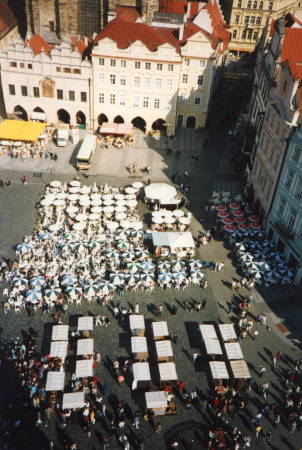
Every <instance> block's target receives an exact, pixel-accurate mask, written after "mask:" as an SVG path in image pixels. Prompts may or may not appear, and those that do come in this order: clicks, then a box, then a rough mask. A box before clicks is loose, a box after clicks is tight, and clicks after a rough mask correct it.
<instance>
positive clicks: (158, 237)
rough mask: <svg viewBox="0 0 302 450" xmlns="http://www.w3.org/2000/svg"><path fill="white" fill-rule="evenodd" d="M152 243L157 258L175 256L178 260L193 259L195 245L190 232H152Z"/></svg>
mask: <svg viewBox="0 0 302 450" xmlns="http://www.w3.org/2000/svg"><path fill="white" fill-rule="evenodd" d="M151 236H152V243H153V246H154V252H155V255H156V256H157V257H160V256H169V255H175V256H177V257H178V258H186V257H190V258H191V257H194V255H195V243H194V239H193V236H192V233H191V232H190V231H186V232H183V233H182V232H177V231H171V232H170V231H162V232H160V231H152V235H151Z"/></svg>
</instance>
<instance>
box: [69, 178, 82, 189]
mask: <svg viewBox="0 0 302 450" xmlns="http://www.w3.org/2000/svg"><path fill="white" fill-rule="evenodd" d="M69 186H73V187H74V186H81V182H80V181H78V180H71V181H70V182H69Z"/></svg>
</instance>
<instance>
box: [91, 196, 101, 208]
mask: <svg viewBox="0 0 302 450" xmlns="http://www.w3.org/2000/svg"><path fill="white" fill-rule="evenodd" d="M101 204H102V200H101V199H100V198H96V199H94V200H92V201H91V202H90V205H91V206H100V205H101Z"/></svg>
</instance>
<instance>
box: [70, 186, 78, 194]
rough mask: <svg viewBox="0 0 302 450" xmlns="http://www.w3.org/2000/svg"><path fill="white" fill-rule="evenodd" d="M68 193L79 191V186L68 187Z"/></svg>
mask: <svg viewBox="0 0 302 450" xmlns="http://www.w3.org/2000/svg"><path fill="white" fill-rule="evenodd" d="M68 192H69V194H78V193H79V192H80V187H71V188H69V189H68Z"/></svg>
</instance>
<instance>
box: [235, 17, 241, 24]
mask: <svg viewBox="0 0 302 450" xmlns="http://www.w3.org/2000/svg"><path fill="white" fill-rule="evenodd" d="M239 20H240V16H239V15H237V16H235V23H239Z"/></svg>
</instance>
